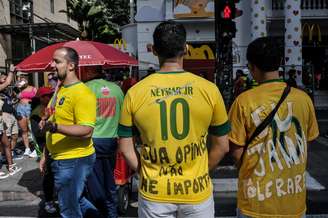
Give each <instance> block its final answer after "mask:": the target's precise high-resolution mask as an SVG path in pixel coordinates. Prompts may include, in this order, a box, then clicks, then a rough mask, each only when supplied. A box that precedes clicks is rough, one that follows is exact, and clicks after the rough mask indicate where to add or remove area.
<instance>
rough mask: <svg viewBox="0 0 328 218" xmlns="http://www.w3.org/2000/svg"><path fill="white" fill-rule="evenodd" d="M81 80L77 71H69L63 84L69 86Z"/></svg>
mask: <svg viewBox="0 0 328 218" xmlns="http://www.w3.org/2000/svg"><path fill="white" fill-rule="evenodd" d="M79 81H80V80H79V79H78V78H77V77H76V74H75V73H69V74H67V76H66V78H65V80H64V81H63V85H64V86H69V85H72V84H74V83H77V82H79Z"/></svg>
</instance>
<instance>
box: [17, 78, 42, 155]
mask: <svg viewBox="0 0 328 218" xmlns="http://www.w3.org/2000/svg"><path fill="white" fill-rule="evenodd" d="M17 86H18V88H20V90H22V91H21V92H20V94H19V96H18V97H19V99H20V101H19V103H18V105H17V108H16V111H17V116H18V125H19V127H20V128H21V129H22V139H23V143H24V146H25V152H24V155H26V156H29V157H37V153H36V151H35V150H34V151H33V152H32V151H31V149H30V145H29V139H28V133H29V118H30V115H31V104H30V103H31V101H32V98H33V97H34V96H35V95H36V92H37V89H36V88H35V87H33V86H31V85H29V84H28V78H27V75H26V74H22V73H21V74H19V76H18V81H17Z"/></svg>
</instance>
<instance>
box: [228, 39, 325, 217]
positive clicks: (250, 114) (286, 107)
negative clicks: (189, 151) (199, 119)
mask: <svg viewBox="0 0 328 218" xmlns="http://www.w3.org/2000/svg"><path fill="white" fill-rule="evenodd" d="M247 60H248V63H249V64H248V66H249V68H250V71H251V73H252V75H253V77H254V79H255V80H256V81H257V82H258V83H259V86H257V87H255V88H253V89H250V90H248V91H246V92H243V93H242V94H240V95H239V96H238V97H237V98H236V100H235V101H234V103H233V105H232V106H231V108H230V111H229V118H230V120H231V129H232V130H231V132H230V134H229V139H230V151H231V153H232V154H233V156H234V158H235V159H236V161H241V166H240V170H239V178H238V179H239V182H238V205H237V206H238V217H261V218H263V217H270V218H274V217H285V218H295V217H305V211H306V203H305V200H306V187H305V169H306V161H307V144H308V142H310V141H313V140H314V139H315V138H316V137H317V136H318V134H319V131H318V124H317V120H316V117H315V112H314V108H313V104H312V101H311V99H310V97H309V96H308V95H307V94H306V93H304V92H303V91H301V90H299V89H295V88H291V91H290V93H289V94H288V96H287V98H286V99H285V100H284V101H283V103H282V104H281V106H280V107H279V110H278V111H277V113H276V114H275V117H274V119H273V121H272V122H271V123H270V124H269V125H268V127H267V128H266V129H265V130H263V131H262V133H261V134H259V135H258V136H257V137H256V138H255V139H254V140H253V141H252V142H250V144H249V146H248V149H247V151H244V152H245V154H244V155H243V159H242V160H240V159H241V157H242V153H243V150H244V146H245V144H246V141H247V140H248V139H249V138H250V137H251V135H252V134H253V132H254V131H255V129H256V127H257V126H259V125H260V123H261V122H262V121H263V120H264V119H265V118H266V117H267V116H268V114H269V113H270V112H271V111H272V110H273V108H274V107H275V105H276V104H277V103H278V101H279V99H280V98H281V96H282V93H283V91H284V89H285V87H286V83H285V82H283V80H282V79H279V72H278V69H279V66H280V64H281V55H280V50H279V47H278V45H277V44H276V42H275V41H274V40H273V39H272V38H268V37H263V38H258V39H256V40H255V41H253V42H252V43H250V45H249V46H248V49H247Z"/></svg>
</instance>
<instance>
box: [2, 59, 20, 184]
mask: <svg viewBox="0 0 328 218" xmlns="http://www.w3.org/2000/svg"><path fill="white" fill-rule="evenodd" d="M15 73H16V70H15V67H14V65H10V69H9V73H8V76H7V77H6V79H5V80H4V81H2V82H1V83H0V91H4V90H5V89H6V88H7V87H8V86H9V85H10V84H11V82H12V80H13V77H14V75H15ZM3 105H4V101H2V100H0V139H1V147H2V152H3V153H4V156H5V158H6V164H7V170H8V173H5V172H2V171H0V179H5V178H7V177H8V176H12V175H15V174H16V173H18V172H19V171H21V169H22V168H20V167H18V166H16V164H15V163H14V162H13V158H12V153H11V146H10V142H9V140H8V137H7V134H6V125H5V122H4V119H3V115H2V107H3Z"/></svg>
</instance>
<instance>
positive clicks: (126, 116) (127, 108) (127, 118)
mask: <svg viewBox="0 0 328 218" xmlns="http://www.w3.org/2000/svg"><path fill="white" fill-rule="evenodd" d="M118 136H119V137H132V136H133V117H132V104H131V96H130V92H128V93H127V94H126V96H125V98H124V100H123V105H122V109H121V117H120V123H119V126H118Z"/></svg>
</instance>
